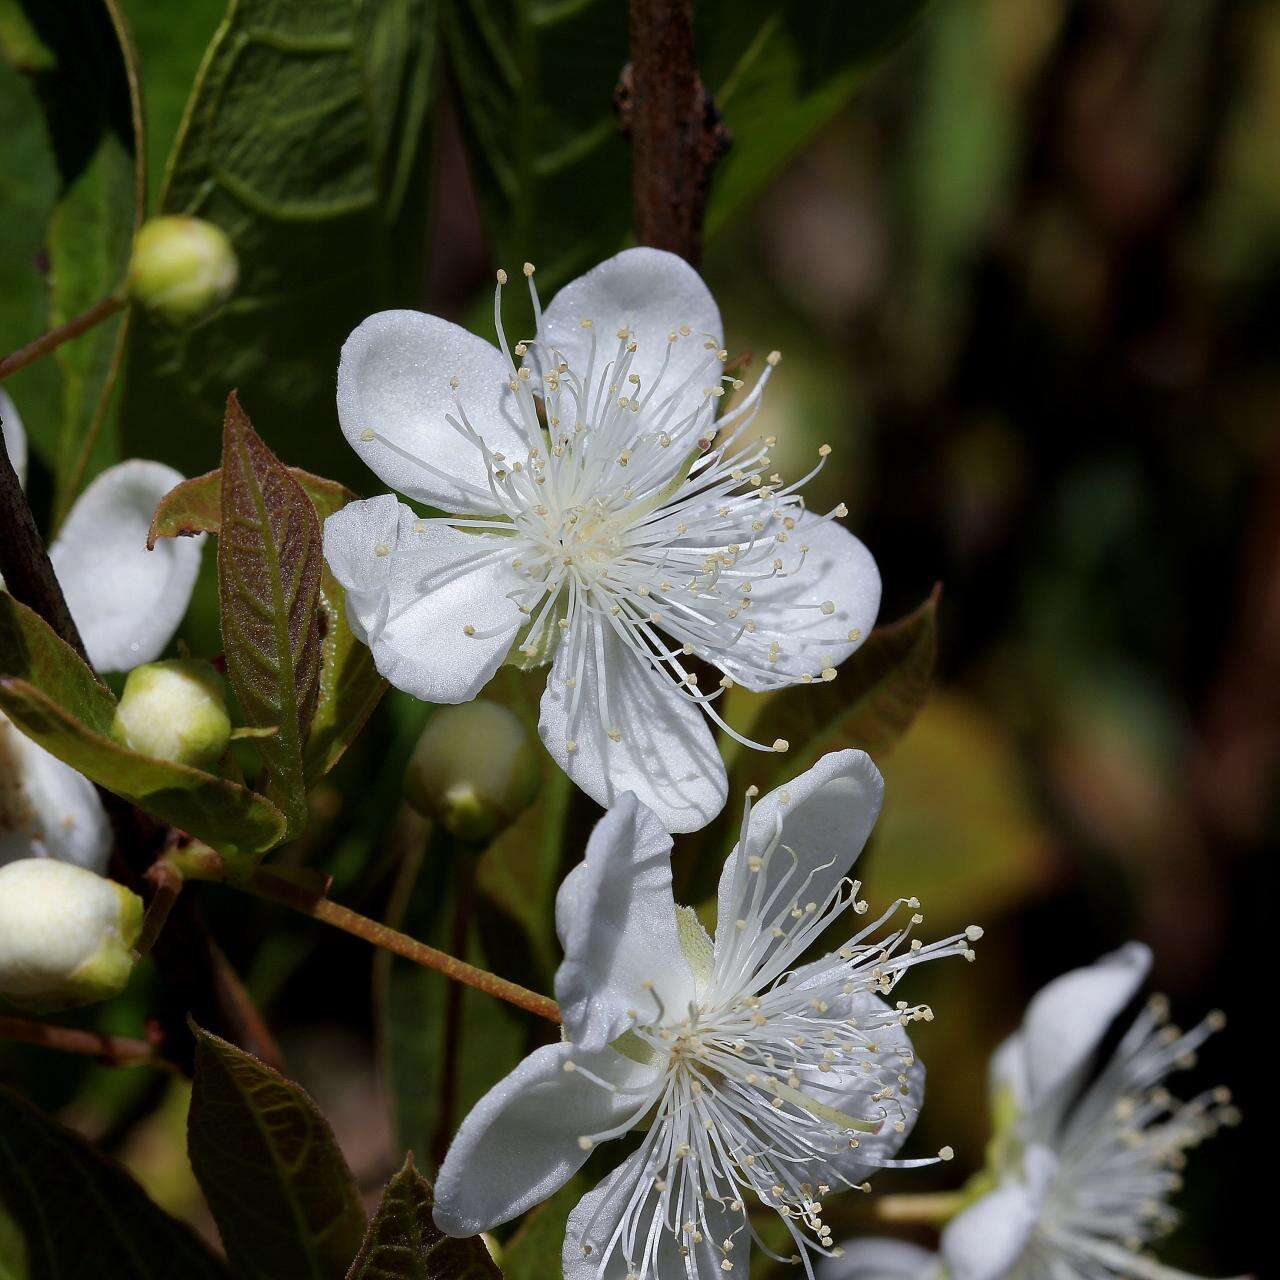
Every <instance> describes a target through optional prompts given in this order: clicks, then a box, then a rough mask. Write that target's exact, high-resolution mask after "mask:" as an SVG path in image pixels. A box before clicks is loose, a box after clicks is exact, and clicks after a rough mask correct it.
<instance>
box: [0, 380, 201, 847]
mask: <svg viewBox="0 0 1280 1280" xmlns="http://www.w3.org/2000/svg"><path fill="white" fill-rule="evenodd" d="M0 424H2V428H0V429H2V430H3V434H4V446H5V448H6V450H7V451H8V454H9V458H10V460H11V461H12V462H13V466H14V470H15V471H16V472H17V473H18V478H19V480H24V479H25V473H26V460H27V438H26V433H25V431H24V430H23V425H22V419H21V418H20V417H19V416H18V411H17V409H16V407H15V406H14V403H13V401H12V400H11V399H10V398H9V397H8V395H7V394H6V393H5V392H4V391H3V390H0ZM181 480H182V476H181V475H179V474H178V472H176V471H174V470H173V469H172V468H171V467H166V466H163V465H162V464H160V463H158V462H144V461H141V460H137V459H135V460H133V461H130V462H122V463H120V464H119V465H118V466H114V467H111V468H109V469H108V470H106V471H104V472H103V473H102V474H101V475H100V476H98V477H97V479H95V480H94V481H93V483H92V484H90V485H89V487H88V488H87V489H85V491H84V492H83V493H82V494H81V495H80V497H79V498H78V499H77V501H76V503H75V505H74V506H72V508H71V511H70V513H69V514H68V515H67V518H66V520H65V521H64V523H63V525H62V528H61V530H60V531H59V533H58V535H57V537H56V538H54V540H53V544H52V546H51V547H50V548H49V558H50V559H51V560H52V562H53V567H54V571H55V572H56V573H57V575H58V581H59V582H60V583H61V584H62V590H63V593H64V594H65V596H66V598H67V607H68V608H69V609H70V610H71V616H72V617H73V618H74V619H75V623H76V626H77V627H78V628H79V630H80V635H81V637H82V638H83V640H84V644H85V649H86V651H87V652H88V655H89V659H90V661H91V662H92V663H93V664H94V665H95V666H96V667H97V668H98V669H99V670H100V671H125V670H128V669H129V668H131V667H134V666H136V665H138V664H139V663H143V662H150V661H151V660H152V659H153V658H155V657H157V656H159V654H160V653H161V652H162V651H163V650H164V647H165V646H166V645H167V644H168V643H169V640H170V639H171V638H172V636H173V633H174V631H176V630H177V627H178V624H179V623H180V622H181V621H182V617H183V615H184V614H185V613H186V611H187V604H188V603H189V601H190V599H191V592H192V589H193V588H194V586H195V579H196V574H197V573H198V571H199V568H200V544H201V542H202V541H203V539H200V538H194V539H193V538H166V539H164V540H163V541H162V542H161V543H160V544H159V545H158V546H157V547H156V549H155V550H154V551H148V550H147V548H146V544H147V530H148V528H149V526H150V524H151V516H152V513H153V512H154V511H155V507H156V503H158V502H159V500H160V499H161V497H163V496H164V494H166V493H167V492H168V491H169V490H170V489H172V488H173V486H174V485H176V484H179V483H180V482H181ZM3 585H4V584H3V581H0V588H2V587H3ZM110 847H111V839H110V831H109V828H108V826H107V819H106V814H105V813H104V812H103V810H102V804H101V802H100V801H99V799H98V795H97V792H96V791H95V790H94V788H93V785H92V784H91V783H90V782H89V781H88V780H87V779H86V778H84V777H82V776H81V775H80V774H78V773H77V772H76V771H75V770H74V769H72V768H70V767H69V766H68V765H65V764H63V763H62V761H60V760H57V759H55V758H54V757H53V756H51V755H50V754H49V753H48V752H47V751H45V750H44V749H43V748H42V747H39V746H37V745H36V744H35V743H34V742H32V741H30V739H28V738H26V737H24V736H23V735H22V734H20V733H19V732H18V731H17V730H16V729H15V728H14V727H13V725H12V724H10V723H9V721H8V720H7V719H6V718H5V716H4V714H3V712H0V864H3V863H6V862H10V861H13V860H15V859H18V858H30V857H52V858H58V859H61V860H63V861H67V862H74V863H77V864H78V865H80V866H83V867H88V868H90V869H91V870H94V871H99V872H101V871H103V870H105V868H106V861H107V856H108V853H109V851H110Z"/></svg>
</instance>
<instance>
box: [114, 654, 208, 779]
mask: <svg viewBox="0 0 1280 1280" xmlns="http://www.w3.org/2000/svg"><path fill="white" fill-rule="evenodd" d="M111 736H112V737H113V738H114V739H115V740H116V741H117V742H119V743H121V744H123V745H124V746H126V747H130V748H132V749H133V750H134V751H140V752H141V753H142V754H143V755H144V756H151V757H152V758H153V759H156V760H172V761H173V762H174V763H175V764H189V765H194V766H195V767H196V768H197V769H203V768H207V767H208V766H209V765H211V764H213V763H214V761H216V760H217V759H218V758H219V757H220V756H221V755H222V753H223V752H224V751H225V750H226V749H227V742H228V741H229V740H230V737H231V718H230V716H228V715H227V703H226V698H225V696H224V694H223V685H222V677H221V676H220V675H219V674H218V673H217V672H216V671H215V670H214V669H213V668H212V667H211V666H210V665H209V664H208V663H207V662H200V661H198V660H196V659H194V658H173V659H171V660H169V661H167V662H148V663H147V664H146V665H145V666H141V667H135V668H134V669H133V670H132V671H130V672H129V675H128V678H127V679H126V680H125V682H124V694H123V695H122V696H121V698H120V705H119V706H118V707H116V718H115V720H114V721H112V724H111Z"/></svg>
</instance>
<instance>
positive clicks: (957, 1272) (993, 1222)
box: [941, 1183, 1040, 1280]
mask: <svg viewBox="0 0 1280 1280" xmlns="http://www.w3.org/2000/svg"><path fill="white" fill-rule="evenodd" d="M1039 1212H1040V1205H1039V1203H1038V1202H1037V1201H1036V1200H1034V1199H1033V1198H1032V1196H1031V1195H1030V1193H1029V1192H1028V1190H1027V1188H1026V1187H1023V1186H1019V1185H1017V1184H1015V1183H1006V1184H1005V1185H1004V1186H1001V1187H998V1188H997V1189H996V1190H995V1191H992V1192H991V1193H990V1194H989V1195H985V1196H983V1197H982V1199H981V1200H978V1201H976V1202H975V1203H974V1204H972V1205H970V1206H969V1208H967V1209H966V1210H965V1211H964V1212H963V1213H960V1214H958V1215H957V1216H956V1217H954V1218H953V1219H952V1220H951V1221H950V1222H949V1223H948V1224H947V1227H946V1230H945V1231H943V1233H942V1242H941V1253H942V1260H943V1263H944V1264H945V1266H946V1269H947V1277H948V1280H1000V1278H1001V1277H1002V1276H1007V1275H1008V1274H1009V1273H1010V1271H1012V1269H1013V1266H1014V1264H1015V1263H1016V1262H1017V1260H1018V1258H1019V1257H1020V1256H1021V1254H1022V1251H1023V1250H1024V1249H1025V1248H1026V1247H1027V1242H1028V1241H1029V1240H1030V1239H1031V1233H1032V1231H1033V1230H1034V1228H1035V1224H1036V1218H1037V1217H1038V1216H1039Z"/></svg>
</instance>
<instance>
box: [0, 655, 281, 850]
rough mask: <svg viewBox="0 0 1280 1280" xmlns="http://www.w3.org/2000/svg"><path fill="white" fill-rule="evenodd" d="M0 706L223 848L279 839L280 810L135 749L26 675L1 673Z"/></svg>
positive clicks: (73, 758) (102, 782) (77, 763)
mask: <svg viewBox="0 0 1280 1280" xmlns="http://www.w3.org/2000/svg"><path fill="white" fill-rule="evenodd" d="M0 711H3V712H4V713H5V715H7V716H8V717H9V719H10V720H12V721H13V723H14V724H15V725H16V726H17V727H18V728H19V729H20V730H21V731H22V732H23V733H25V734H26V735H27V737H28V738H31V739H32V740H33V741H35V742H38V743H39V744H40V745H41V746H42V747H43V748H44V749H45V750H46V751H48V752H49V754H50V755H54V756H57V757H58V759H59V760H61V761H62V762H63V763H64V764H69V765H70V766H71V767H72V768H73V769H76V770H78V771H79V772H80V773H83V774H84V776H85V777H86V778H89V779H90V780H91V781H93V782H96V783H97V784H98V785H99V786H102V787H105V788H106V789H107V790H108V791H112V792H114V793H115V794H116V795H118V796H122V797H123V798H124V799H126V800H129V801H131V802H132V803H133V804H136V805H137V806H138V807H139V808H140V809H145V810H146V811H147V812H148V813H150V814H154V815H155V816H156V817H157V818H159V819H161V821H163V822H168V823H170V824H171V825H173V826H175V827H179V828H181V829H182V830H183V831H186V832H187V833H188V834H190V835H193V836H196V837H198V838H199V839H201V840H203V841H205V843H206V844H209V845H212V846H213V847H214V848H215V849H218V850H219V851H220V852H222V853H225V854H228V855H232V856H235V855H237V854H256V853H263V852H265V851H266V850H268V849H272V848H274V847H275V846H276V845H278V844H279V843H280V842H281V840H283V838H284V818H283V816H282V815H281V813H280V811H279V810H278V809H276V808H275V806H274V805H272V804H271V802H270V801H268V800H266V799H265V798H264V797H262V796H260V795H258V794H257V793H256V792H253V791H250V790H249V789H248V788H247V787H243V786H241V785H240V784H239V783H237V782H232V781H230V780H228V779H226V778H219V777H217V776H215V775H214V774H212V773H205V772H204V770H202V769H193V768H191V767H190V766H189V765H184V764H174V763H172V762H171V761H168V760H153V759H151V758H150V757H149V756H144V755H139V753H138V752H136V751H131V750H129V748H128V747H124V746H121V745H120V743H118V742H116V741H115V740H114V739H113V738H109V737H107V736H106V734H105V733H103V732H99V731H98V730H96V729H94V728H91V727H90V726H89V725H88V724H86V723H84V722H83V721H82V720H79V719H77V718H76V716H75V715H73V714H72V713H71V712H69V711H67V710H66V709H64V708H63V707H61V706H59V705H58V703H57V702H56V701H54V699H52V698H51V697H49V696H48V695H47V694H45V693H43V692H41V690H39V689H37V688H36V687H35V685H33V684H30V683H28V682H27V681H26V680H20V679H16V678H11V677H6V678H0Z"/></svg>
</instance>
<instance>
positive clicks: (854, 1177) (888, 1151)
mask: <svg viewBox="0 0 1280 1280" xmlns="http://www.w3.org/2000/svg"><path fill="white" fill-rule="evenodd" d="M825 964H826V962H825V961H818V962H817V963H816V964H814V965H813V966H807V967H811V968H812V969H814V970H815V971H817V970H820V969H821V968H822V967H823V966H824V965H825ZM797 976H801V977H802V976H803V971H800V972H799V973H798V975H797ZM888 1012H889V1006H888V1005H886V1004H885V1002H884V1001H883V1000H881V999H880V998H879V997H878V996H874V995H872V994H871V993H870V992H868V991H856V992H854V993H853V995H851V996H845V997H842V998H840V999H838V1000H836V1001H834V1002H832V1004H831V1008H830V1011H829V1013H828V1015H827V1016H829V1017H832V1018H856V1019H857V1021H858V1024H859V1025H860V1026H871V1025H872V1019H873V1018H878V1017H882V1016H883V1015H884V1014H886V1013H888ZM875 1041H876V1045H877V1047H878V1049H879V1050H880V1052H879V1053H878V1054H877V1057H878V1059H879V1061H881V1062H886V1063H891V1064H893V1066H894V1068H895V1069H894V1070H893V1071H892V1072H890V1073H888V1074H891V1075H892V1076H894V1077H896V1076H897V1075H898V1074H902V1075H905V1076H906V1078H907V1081H906V1084H905V1085H902V1084H898V1083H897V1082H896V1080H895V1081H894V1083H895V1087H896V1088H898V1089H899V1090H900V1093H899V1094H898V1096H897V1097H896V1098H895V1099H894V1101H893V1102H892V1103H887V1102H884V1101H882V1100H880V1099H878V1098H876V1097H874V1096H873V1095H874V1094H875V1093H877V1092H878V1090H879V1089H880V1088H881V1087H882V1083H883V1082H882V1081H881V1080H879V1079H876V1078H873V1077H872V1076H871V1075H870V1073H868V1072H865V1071H862V1070H860V1069H859V1064H854V1065H852V1066H851V1067H850V1068H849V1069H847V1070H845V1069H842V1068H841V1067H840V1065H839V1064H836V1065H835V1067H834V1068H833V1069H832V1070H831V1071H828V1072H823V1071H816V1070H813V1069H809V1070H805V1071H802V1072H801V1073H800V1075H801V1084H800V1091H801V1092H802V1093H805V1094H808V1095H809V1097H811V1098H813V1099H814V1100H815V1101H816V1102H820V1103H823V1104H825V1105H826V1106H828V1107H832V1108H833V1109H835V1110H836V1111H841V1112H844V1114H845V1115H852V1116H859V1117H861V1118H862V1119H864V1120H878V1119H881V1118H882V1117H883V1119H884V1123H883V1125H882V1127H881V1129H880V1131H879V1132H878V1133H869V1134H860V1135H859V1137H858V1146H857V1149H856V1150H852V1149H851V1150H848V1151H841V1152H840V1153H838V1154H837V1155H835V1156H833V1157H832V1158H830V1159H825V1158H824V1159H818V1160H815V1161H814V1162H813V1167H812V1173H811V1174H810V1175H809V1176H808V1179H807V1180H808V1181H810V1182H814V1183H818V1182H826V1183H828V1184H830V1185H832V1186H833V1187H837V1188H841V1189H842V1188H844V1187H845V1186H847V1185H848V1184H853V1185H855V1186H856V1185H858V1184H859V1183H862V1182H865V1181H866V1180H867V1179H868V1178H870V1177H872V1176H873V1175H874V1174H876V1173H877V1172H878V1171H879V1170H880V1169H881V1168H883V1167H884V1162H885V1161H887V1160H892V1159H893V1158H894V1157H895V1156H896V1155H897V1154H898V1151H899V1150H900V1149H901V1147H902V1145H903V1144H904V1143H905V1142H906V1140H907V1139H908V1138H909V1137H910V1136H911V1130H912V1129H913V1128H914V1127H915V1123H916V1120H917V1119H918V1118H919V1115H920V1108H921V1107H922V1106H923V1105H924V1076H925V1072H924V1064H923V1063H922V1062H921V1061H920V1059H919V1058H918V1057H916V1056H915V1053H914V1050H913V1048H912V1045H911V1038H910V1037H909V1036H908V1035H907V1032H906V1028H905V1027H903V1026H902V1024H901V1023H900V1022H897V1021H888V1022H887V1023H886V1024H885V1025H882V1026H881V1027H880V1028H879V1029H878V1030H877V1031H876V1033H875ZM899 1050H902V1051H905V1052H906V1053H907V1054H909V1055H910V1058H909V1063H910V1065H907V1066H905V1067H904V1068H902V1069H901V1070H898V1069H897V1067H898V1061H899V1060H898V1059H895V1058H894V1057H893V1056H892V1055H893V1054H895V1053H896V1052H897V1051H899ZM900 1061H902V1062H904V1063H905V1062H907V1061H908V1059H901V1060H900ZM899 1122H900V1123H901V1124H902V1129H901V1130H900V1131H899V1130H898V1129H897V1128H896V1123H899ZM836 1171H838V1174H839V1178H838V1179H837V1178H836V1177H833V1176H831V1175H832V1172H836Z"/></svg>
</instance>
